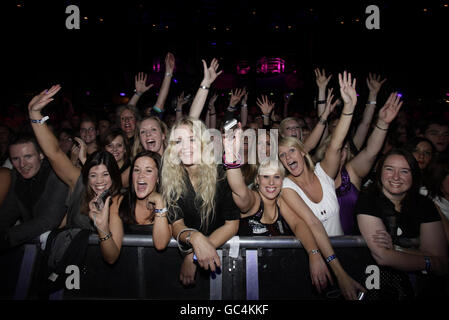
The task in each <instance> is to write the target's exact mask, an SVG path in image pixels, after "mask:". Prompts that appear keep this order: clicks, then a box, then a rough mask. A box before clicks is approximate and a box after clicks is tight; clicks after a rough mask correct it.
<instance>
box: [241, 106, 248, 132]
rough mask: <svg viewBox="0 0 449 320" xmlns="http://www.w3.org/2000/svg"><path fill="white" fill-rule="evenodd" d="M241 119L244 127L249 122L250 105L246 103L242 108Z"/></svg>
mask: <svg viewBox="0 0 449 320" xmlns="http://www.w3.org/2000/svg"><path fill="white" fill-rule="evenodd" d="M240 121H241V122H242V128H244V127H246V124H247V122H248V106H247V105H246V104H245V105H243V106H242V108H241V109H240Z"/></svg>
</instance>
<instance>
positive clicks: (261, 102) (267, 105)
mask: <svg viewBox="0 0 449 320" xmlns="http://www.w3.org/2000/svg"><path fill="white" fill-rule="evenodd" d="M261 98H262V99H261ZM261 98H257V100H256V104H257V106H258V107H259V108H260V110H261V111H262V113H263V114H264V115H269V114H270V113H271V111H273V109H274V103H273V102H271V101H270V100H268V98H267V96H266V95H262V96H261Z"/></svg>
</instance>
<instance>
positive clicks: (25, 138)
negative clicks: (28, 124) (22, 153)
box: [8, 133, 43, 154]
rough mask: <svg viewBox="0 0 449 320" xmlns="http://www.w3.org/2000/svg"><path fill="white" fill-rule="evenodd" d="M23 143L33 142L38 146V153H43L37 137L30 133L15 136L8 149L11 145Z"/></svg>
mask: <svg viewBox="0 0 449 320" xmlns="http://www.w3.org/2000/svg"><path fill="white" fill-rule="evenodd" d="M23 143H32V144H33V145H34V147H35V148H36V151H37V153H42V154H43V152H42V150H41V147H40V146H39V143H37V140H36V137H35V136H34V135H33V134H30V133H20V134H18V135H17V136H13V137H12V138H11V140H10V143H9V146H8V150H9V148H11V146H14V145H17V144H23Z"/></svg>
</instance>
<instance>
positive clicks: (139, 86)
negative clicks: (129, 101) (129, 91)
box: [134, 72, 153, 94]
mask: <svg viewBox="0 0 449 320" xmlns="http://www.w3.org/2000/svg"><path fill="white" fill-rule="evenodd" d="M134 82H135V86H136V92H137V93H139V94H142V93H144V92H146V91H148V90H149V89H150V88H151V87H152V86H153V84H152V83H150V84H149V85H148V86H147V85H146V82H147V74H146V73H143V72H139V73H138V74H137V75H136V76H135V78H134Z"/></svg>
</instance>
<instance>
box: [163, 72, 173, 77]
mask: <svg viewBox="0 0 449 320" xmlns="http://www.w3.org/2000/svg"><path fill="white" fill-rule="evenodd" d="M172 75H173V73H170V72H166V73H165V76H166V77H171V76H172Z"/></svg>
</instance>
